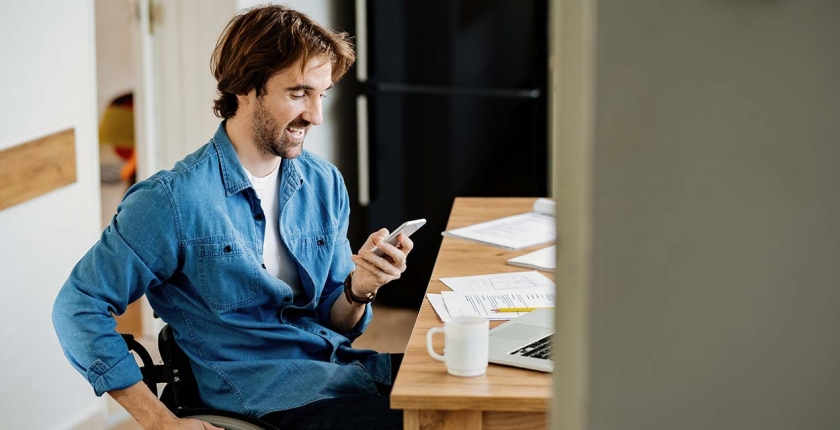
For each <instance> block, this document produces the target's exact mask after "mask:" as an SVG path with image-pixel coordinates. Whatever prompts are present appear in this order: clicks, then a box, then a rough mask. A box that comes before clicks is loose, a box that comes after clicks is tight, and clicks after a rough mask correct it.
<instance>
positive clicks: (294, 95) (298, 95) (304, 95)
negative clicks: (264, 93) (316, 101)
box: [289, 94, 306, 100]
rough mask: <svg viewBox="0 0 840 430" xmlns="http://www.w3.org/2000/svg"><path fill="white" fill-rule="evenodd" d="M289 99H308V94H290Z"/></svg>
mask: <svg viewBox="0 0 840 430" xmlns="http://www.w3.org/2000/svg"><path fill="white" fill-rule="evenodd" d="M289 97H291V98H292V100H300V99H302V98H304V97H306V94H289Z"/></svg>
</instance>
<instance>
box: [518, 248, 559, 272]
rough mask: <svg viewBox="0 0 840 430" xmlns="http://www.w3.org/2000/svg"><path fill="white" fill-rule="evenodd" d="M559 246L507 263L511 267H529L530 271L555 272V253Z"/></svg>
mask: <svg viewBox="0 0 840 430" xmlns="http://www.w3.org/2000/svg"><path fill="white" fill-rule="evenodd" d="M556 250H557V246H555V245H552V246H549V247H548V248H543V249H540V250H539V251H534V252H531V253H529V254H525V255H520V256H519V257H516V258H511V259H510V260H508V261H507V263H508V264H510V265H511V266H519V267H527V268H529V269H537V270H547V271H551V270H554V266H555V263H554V262H555V261H556V260H555V253H556V252H557V251H556Z"/></svg>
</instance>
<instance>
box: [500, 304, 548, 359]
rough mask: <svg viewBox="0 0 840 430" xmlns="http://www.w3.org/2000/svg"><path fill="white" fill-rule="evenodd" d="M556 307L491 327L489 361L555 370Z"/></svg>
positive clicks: (539, 310) (538, 310) (534, 311)
mask: <svg viewBox="0 0 840 430" xmlns="http://www.w3.org/2000/svg"><path fill="white" fill-rule="evenodd" d="M553 336H554V309H536V310H533V311H531V312H528V313H527V314H525V315H522V316H521V317H519V318H516V319H512V320H510V321H508V322H506V323H504V324H502V325H500V326H498V327H496V328H494V329H492V330H490V362H491V363H496V364H504V365H506V366H516V367H522V368H525V369H531V370H539V371H541V372H552V371H554V360H553V356H552V338H553Z"/></svg>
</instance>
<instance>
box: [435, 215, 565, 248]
mask: <svg viewBox="0 0 840 430" xmlns="http://www.w3.org/2000/svg"><path fill="white" fill-rule="evenodd" d="M555 230H556V227H555V223H554V217H552V216H548V215H544V214H540V213H537V212H528V213H524V214H519V215H513V216H509V217H505V218H499V219H496V220H493V221H487V222H483V223H479V224H474V225H471V226H468V227H462V228H456V229H454V230H448V231H445V232H443V233H442V234H443V235H444V236H452V237H458V238H461V239H467V240H472V241H475V242H479V243H483V244H487V245H494V246H499V247H501V248H506V249H521V248H526V247H529V246H533V245H540V244H543V243H549V242H552V241H554V239H555V238H556V231H555Z"/></svg>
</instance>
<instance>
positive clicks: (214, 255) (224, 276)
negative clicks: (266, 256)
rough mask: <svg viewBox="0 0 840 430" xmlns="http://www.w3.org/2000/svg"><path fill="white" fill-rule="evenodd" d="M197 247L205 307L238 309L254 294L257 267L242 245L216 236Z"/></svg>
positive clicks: (257, 281) (222, 309)
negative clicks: (209, 241)
mask: <svg viewBox="0 0 840 430" xmlns="http://www.w3.org/2000/svg"><path fill="white" fill-rule="evenodd" d="M196 248H197V249H196V253H197V254H198V266H199V268H198V269H199V276H200V279H201V286H200V289H201V296H202V298H203V299H204V301H205V302H206V303H207V305H208V306H210V307H211V308H213V309H215V310H219V311H226V310H231V309H235V308H241V307H243V306H245V305H247V304H248V303H249V302H250V301H252V300H254V298H256V297H257V292H258V291H259V284H260V281H259V269H258V267H257V264H256V263H255V262H254V261H252V260H251V258H250V256H249V254H248V252H247V249H246V246H245V245H243V244H242V243H241V242H238V241H236V240H235V239H227V238H219V239H214V240H213V242H212V243H202V244H199V245H196Z"/></svg>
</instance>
